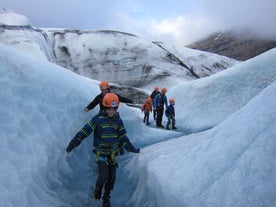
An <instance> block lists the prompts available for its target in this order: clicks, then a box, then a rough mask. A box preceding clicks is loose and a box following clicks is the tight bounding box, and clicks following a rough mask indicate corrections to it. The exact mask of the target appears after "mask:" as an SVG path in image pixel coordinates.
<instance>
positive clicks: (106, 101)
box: [102, 93, 120, 108]
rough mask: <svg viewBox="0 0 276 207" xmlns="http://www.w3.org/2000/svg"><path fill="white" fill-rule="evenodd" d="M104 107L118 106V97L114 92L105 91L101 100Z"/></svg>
mask: <svg viewBox="0 0 276 207" xmlns="http://www.w3.org/2000/svg"><path fill="white" fill-rule="evenodd" d="M102 104H103V106H104V107H108V108H118V107H119V104H120V102H119V98H118V96H117V95H116V94H115V93H107V94H106V95H105V96H104V98H103V102H102Z"/></svg>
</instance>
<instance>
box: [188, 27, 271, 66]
mask: <svg viewBox="0 0 276 207" xmlns="http://www.w3.org/2000/svg"><path fill="white" fill-rule="evenodd" d="M187 47H189V48H192V49H198V50H202V51H208V52H212V53H216V54H219V55H224V56H226V57H230V58H234V59H236V60H241V61H245V60H248V59H250V58H253V57H256V56H257V55H259V54H261V53H263V52H265V51H268V50H270V49H272V48H274V47H276V38H267V37H260V36H257V35H255V34H254V33H253V32H251V31H249V30H246V29H241V30H227V31H223V32H215V33H213V34H211V35H209V36H207V37H206V38H203V39H201V40H199V41H196V42H194V43H192V44H189V45H187Z"/></svg>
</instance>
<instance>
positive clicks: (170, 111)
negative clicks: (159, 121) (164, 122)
mask: <svg viewBox="0 0 276 207" xmlns="http://www.w3.org/2000/svg"><path fill="white" fill-rule="evenodd" d="M165 114H166V116H175V113H174V106H173V105H172V104H170V105H169V106H168V108H167V109H166V111H165Z"/></svg>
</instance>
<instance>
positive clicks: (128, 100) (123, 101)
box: [116, 93, 133, 103]
mask: <svg viewBox="0 0 276 207" xmlns="http://www.w3.org/2000/svg"><path fill="white" fill-rule="evenodd" d="M116 95H117V96H118V98H119V101H120V102H122V103H133V101H132V100H131V99H128V98H126V97H123V96H120V95H118V94H117V93H116Z"/></svg>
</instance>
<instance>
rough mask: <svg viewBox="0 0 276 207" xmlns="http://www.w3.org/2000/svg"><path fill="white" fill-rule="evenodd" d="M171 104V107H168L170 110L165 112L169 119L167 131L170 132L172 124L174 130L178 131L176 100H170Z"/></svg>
mask: <svg viewBox="0 0 276 207" xmlns="http://www.w3.org/2000/svg"><path fill="white" fill-rule="evenodd" d="M169 103H170V105H169V106H168V108H167V109H166V111H165V115H166V117H167V118H168V122H167V126H166V129H167V130H170V124H172V129H177V128H176V127H175V111H174V105H175V102H174V99H173V98H171V99H170V100H169Z"/></svg>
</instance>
